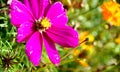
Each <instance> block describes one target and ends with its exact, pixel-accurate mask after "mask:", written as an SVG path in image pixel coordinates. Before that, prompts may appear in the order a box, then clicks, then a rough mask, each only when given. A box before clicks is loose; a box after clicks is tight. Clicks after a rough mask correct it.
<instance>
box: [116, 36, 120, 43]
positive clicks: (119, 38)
mask: <svg viewBox="0 0 120 72" xmlns="http://www.w3.org/2000/svg"><path fill="white" fill-rule="evenodd" d="M115 42H116V43H117V44H120V36H119V37H118V38H116V39H115Z"/></svg>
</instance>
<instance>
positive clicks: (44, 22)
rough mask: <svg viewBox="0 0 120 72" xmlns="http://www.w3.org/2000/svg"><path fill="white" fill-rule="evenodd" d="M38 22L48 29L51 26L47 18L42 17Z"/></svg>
mask: <svg viewBox="0 0 120 72" xmlns="http://www.w3.org/2000/svg"><path fill="white" fill-rule="evenodd" d="M40 24H41V26H42V27H43V28H45V29H48V28H49V27H50V26H51V24H50V21H49V20H48V18H43V19H42V20H41V22H40Z"/></svg>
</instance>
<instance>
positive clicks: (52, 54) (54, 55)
mask: <svg viewBox="0 0 120 72" xmlns="http://www.w3.org/2000/svg"><path fill="white" fill-rule="evenodd" d="M43 41H44V45H45V47H46V51H47V54H48V56H49V59H50V60H51V62H52V63H53V64H55V65H56V66H58V65H59V63H60V56H59V54H58V51H57V50H56V48H55V44H54V42H53V41H52V40H51V39H50V38H49V37H48V36H47V35H46V34H45V33H43Z"/></svg>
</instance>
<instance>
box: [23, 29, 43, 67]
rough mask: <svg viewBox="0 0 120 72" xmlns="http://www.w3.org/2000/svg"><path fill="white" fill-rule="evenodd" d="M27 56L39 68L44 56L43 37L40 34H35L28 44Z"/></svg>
mask: <svg viewBox="0 0 120 72" xmlns="http://www.w3.org/2000/svg"><path fill="white" fill-rule="evenodd" d="M25 51H26V54H27V56H28V58H29V60H30V61H31V62H32V63H33V64H34V65H35V66H38V65H39V62H40V59H41V54H42V36H41V34H40V32H38V31H37V32H35V33H34V34H33V35H32V36H31V38H30V39H29V40H28V42H27V44H26V49H25Z"/></svg>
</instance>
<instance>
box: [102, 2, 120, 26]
mask: <svg viewBox="0 0 120 72" xmlns="http://www.w3.org/2000/svg"><path fill="white" fill-rule="evenodd" d="M101 9H102V14H103V19H104V20H106V21H107V22H109V23H110V24H112V25H114V26H120V4H118V3H117V2H116V1H113V0H110V1H106V2H104V3H103V4H102V6H101Z"/></svg>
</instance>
